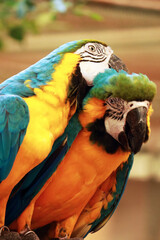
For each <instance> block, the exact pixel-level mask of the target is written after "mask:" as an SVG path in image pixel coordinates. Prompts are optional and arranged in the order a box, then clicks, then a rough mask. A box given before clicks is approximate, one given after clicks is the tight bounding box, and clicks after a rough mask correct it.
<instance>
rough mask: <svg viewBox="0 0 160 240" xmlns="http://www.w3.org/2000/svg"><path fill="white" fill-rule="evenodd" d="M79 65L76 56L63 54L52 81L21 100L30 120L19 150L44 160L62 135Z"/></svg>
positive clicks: (66, 122)
mask: <svg viewBox="0 0 160 240" xmlns="http://www.w3.org/2000/svg"><path fill="white" fill-rule="evenodd" d="M78 61H79V56H78V55H75V54H71V53H66V54H65V55H64V58H63V59H62V62H61V64H57V66H55V71H54V73H53V74H52V80H51V81H50V82H48V83H47V84H46V85H44V86H41V87H40V88H34V93H35V95H33V96H31V97H27V98H23V99H24V101H25V102H26V104H27V105H28V108H29V116H30V120H29V124H28V128H27V132H26V135H25V138H24V141H23V143H22V148H25V151H28V152H29V153H30V154H34V155H35V154H39V155H40V156H38V157H40V158H45V157H47V156H48V154H49V152H50V151H51V148H52V146H53V144H54V141H55V140H56V139H57V138H58V137H59V136H60V135H61V134H63V132H64V130H65V128H66V126H67V124H68V116H69V113H70V105H69V101H66V100H67V90H68V87H69V83H70V80H71V77H72V74H73V73H74V71H75V69H76V66H77V63H78ZM28 84H29V82H28Z"/></svg>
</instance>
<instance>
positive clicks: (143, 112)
mask: <svg viewBox="0 0 160 240" xmlns="http://www.w3.org/2000/svg"><path fill="white" fill-rule="evenodd" d="M93 83H94V86H93V87H92V89H91V90H90V91H89V93H88V95H87V96H86V98H85V99H84V101H83V111H82V113H81V114H80V116H79V118H80V122H81V124H82V126H83V127H85V128H86V129H87V130H88V131H89V132H91V134H90V140H91V141H93V142H96V143H97V144H98V145H102V146H103V147H104V148H105V150H106V151H107V152H108V153H114V152H115V151H116V150H117V149H118V148H119V147H121V148H122V150H123V151H129V152H133V153H137V152H138V151H139V150H140V149H141V146H142V144H143V142H146V141H147V140H148V137H149V134H150V115H151V112H152V104H151V103H152V100H153V97H154V95H155V93H156V86H155V84H154V83H153V82H152V81H150V80H149V79H148V77H147V76H146V75H143V74H135V73H133V74H128V73H127V72H125V71H123V70H122V71H120V72H119V73H117V72H116V71H115V70H113V69H111V70H108V71H106V72H104V73H100V74H98V75H97V76H96V77H95V79H94V81H93Z"/></svg>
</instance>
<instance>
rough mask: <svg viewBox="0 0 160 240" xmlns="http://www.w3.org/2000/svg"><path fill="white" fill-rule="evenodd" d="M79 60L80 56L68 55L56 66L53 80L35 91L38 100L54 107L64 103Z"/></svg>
mask: <svg viewBox="0 0 160 240" xmlns="http://www.w3.org/2000/svg"><path fill="white" fill-rule="evenodd" d="M79 60H80V57H79V56H78V55H76V54H73V53H66V54H65V55H64V57H63V59H62V60H61V62H60V63H59V64H57V65H56V66H55V71H54V72H53V73H52V80H50V81H49V82H48V83H47V84H46V85H43V86H41V87H40V88H35V89H34V93H35V95H36V96H37V98H39V100H42V101H46V102H47V103H48V104H50V105H53V106H57V105H58V104H59V105H61V104H62V103H64V102H65V101H66V99H67V95H68V90H69V85H70V83H71V79H72V76H73V74H74V73H75V71H76V67H77V64H78V62H79Z"/></svg>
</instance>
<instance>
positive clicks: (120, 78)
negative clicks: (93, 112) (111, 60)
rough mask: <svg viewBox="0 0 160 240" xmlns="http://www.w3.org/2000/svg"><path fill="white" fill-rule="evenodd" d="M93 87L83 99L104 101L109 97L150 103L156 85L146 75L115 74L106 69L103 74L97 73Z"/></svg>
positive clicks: (122, 72)
mask: <svg viewBox="0 0 160 240" xmlns="http://www.w3.org/2000/svg"><path fill="white" fill-rule="evenodd" d="M93 84H94V86H93V87H92V88H91V90H90V92H89V94H88V95H87V97H86V98H85V102H86V101H88V99H89V98H92V97H96V98H99V99H102V100H105V99H106V98H108V97H109V96H112V97H118V98H122V99H123V100H125V101H128V102H129V101H144V100H148V101H150V102H151V101H152V100H153V98H154V96H155V94H156V85H155V83H153V82H152V81H150V80H149V78H148V77H147V76H146V75H143V74H141V73H140V74H136V73H132V74H128V73H127V72H125V71H123V70H121V71H120V72H116V70H114V69H108V70H106V71H105V72H104V73H99V74H98V75H97V76H96V77H95V79H94V81H93Z"/></svg>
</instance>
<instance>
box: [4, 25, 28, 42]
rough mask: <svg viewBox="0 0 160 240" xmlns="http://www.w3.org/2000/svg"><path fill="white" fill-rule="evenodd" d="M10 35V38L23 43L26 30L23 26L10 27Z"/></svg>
mask: <svg viewBox="0 0 160 240" xmlns="http://www.w3.org/2000/svg"><path fill="white" fill-rule="evenodd" d="M8 33H9V36H11V37H12V38H14V39H16V40H18V41H20V42H21V41H22V40H23V39H24V36H25V29H24V27H23V26H22V25H17V26H13V27H10V28H9V31H8Z"/></svg>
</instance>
